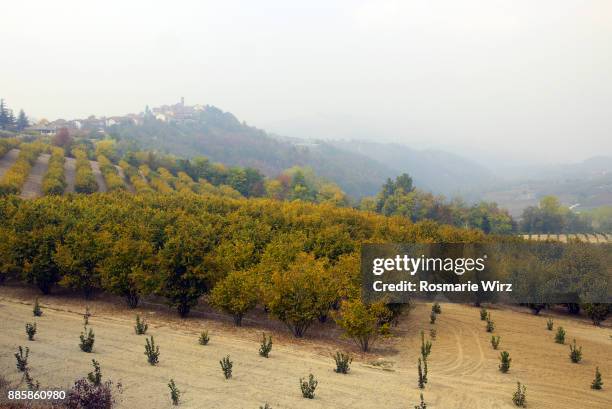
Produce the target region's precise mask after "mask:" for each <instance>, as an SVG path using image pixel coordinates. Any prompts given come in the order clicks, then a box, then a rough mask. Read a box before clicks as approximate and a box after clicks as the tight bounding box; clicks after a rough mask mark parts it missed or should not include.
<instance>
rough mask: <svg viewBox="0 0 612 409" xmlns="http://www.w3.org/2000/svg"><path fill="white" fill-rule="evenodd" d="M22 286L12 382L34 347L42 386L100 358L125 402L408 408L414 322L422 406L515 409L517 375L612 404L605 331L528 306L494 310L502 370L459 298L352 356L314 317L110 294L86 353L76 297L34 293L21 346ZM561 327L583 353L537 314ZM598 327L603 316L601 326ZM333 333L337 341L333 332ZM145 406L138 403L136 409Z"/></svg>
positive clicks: (6, 318)
mask: <svg viewBox="0 0 612 409" xmlns="http://www.w3.org/2000/svg"><path fill="white" fill-rule="evenodd" d="M35 295H36V294H35V293H34V292H31V291H30V290H29V289H25V288H23V287H11V286H3V287H0V322H2V329H3V330H2V331H1V332H0V373H2V374H3V375H4V376H5V377H7V378H8V379H9V380H10V381H11V382H15V383H17V382H19V380H20V376H19V374H18V372H17V370H16V369H15V359H14V357H13V354H14V352H15V351H16V349H17V346H19V345H23V346H29V347H30V350H31V352H30V360H29V362H30V366H31V372H32V375H33V376H34V377H35V379H37V380H39V381H40V382H41V384H42V385H44V386H55V387H62V388H67V387H69V386H70V385H71V384H72V382H73V381H74V380H75V379H76V378H78V377H82V376H85V375H86V374H87V373H88V372H90V371H91V359H92V358H93V359H96V360H98V361H99V362H100V364H101V367H102V372H103V375H104V377H105V378H108V379H112V380H113V381H114V382H115V383H116V382H121V384H122V385H123V390H124V391H123V393H122V394H121V395H119V397H120V405H119V407H122V408H133V407H145V406H146V407H147V408H152V409H156V408H169V407H170V400H169V394H168V388H167V386H166V384H167V382H168V380H169V379H170V378H174V379H175V381H176V384H177V386H178V387H179V389H180V390H181V391H182V392H183V395H182V403H181V407H184V408H202V407H206V408H257V407H259V405H263V403H264V402H268V403H269V404H270V405H271V406H272V408H275V409H278V408H348V407H350V408H374V407H376V408H398V409H399V408H406V407H413V406H414V404H416V403H417V402H418V397H419V391H420V390H419V389H418V388H417V381H416V378H417V376H416V374H417V369H416V361H417V357H418V356H419V345H420V336H419V332H420V329H421V328H423V329H425V331H426V333H428V331H429V328H430V327H435V328H436V329H437V337H436V340H434V341H433V348H432V353H431V356H430V359H429V383H428V384H427V386H426V388H425V390H424V392H423V393H424V397H425V400H426V401H427V404H428V408H431V409H437V408H440V409H442V408H443V409H465V408H470V409H471V408H482V409H496V408H500V409H501V408H512V407H514V406H513V405H512V401H511V397H512V393H513V391H514V390H515V388H516V381H517V380H518V381H521V382H522V383H524V384H525V385H527V399H528V405H529V406H528V407H530V408H550V409H553V408H554V409H563V408H567V409H570V408H571V409H574V408H595V409H604V408H610V407H612V388H611V387H609V386H608V385H609V384H610V383H609V382H610V381H609V379H611V378H610V374H612V330H611V329H610V327H609V324H608V326H607V327H606V326H604V327H600V328H598V327H594V326H593V325H591V324H590V323H589V322H588V321H586V320H581V319H575V318H569V317H567V316H564V315H561V314H557V313H552V314H553V315H550V314H542V316H534V315H532V314H530V313H528V312H527V310H522V309H517V308H509V307H507V308H506V307H499V308H496V307H491V309H490V310H491V313H492V316H493V317H494V320H495V322H496V331H495V333H496V335H500V336H501V344H500V347H499V350H500V351H501V350H507V351H509V352H510V354H511V357H512V366H511V369H510V371H509V373H507V374H502V373H501V372H500V371H499V370H498V364H499V360H498V355H499V351H495V350H493V349H492V348H491V345H490V343H489V338H490V334H489V333H487V332H486V331H485V330H484V323H483V322H482V321H480V318H479V310H478V309H477V308H475V307H472V306H465V305H451V304H443V305H442V314H441V315H440V316H439V318H438V320H437V321H436V324H435V325H433V326H431V325H430V324H429V318H428V317H429V309H430V305H425V304H419V305H417V306H416V307H415V308H414V309H413V310H411V311H410V312H409V313H408V314H407V315H405V316H403V317H402V318H401V320H400V324H399V326H398V327H397V328H396V329H395V330H394V331H393V332H394V336H393V337H392V338H390V339H386V340H383V341H381V342H379V343H378V344H376V345H375V348H374V351H373V352H372V353H371V354H365V355H363V354H360V353H358V352H357V349H356V348H354V347H353V346H352V345H351V344H349V343H348V341H342V340H340V341H338V340H337V339H336V338H337V337H336V336H335V328H334V326H333V325H332V324H331V323H326V324H319V325H318V326H317V327H316V328H313V331H312V333H311V334H309V335H307V338H306V339H304V340H296V339H294V338H292V337H290V336H289V335H288V334H287V332H285V331H284V330H283V328H282V327H280V326H273V325H274V324H272V323H270V322H269V321H268V322H265V320H264V319H263V318H262V317H263V312H260V311H259V312H255V313H252V314H251V316H248V317H246V318H245V326H244V327H242V328H237V327H234V326H233V325H232V324H231V323H229V322H228V321H227V319H225V318H222V317H220V316H219V315H218V314H215V313H213V312H211V311H209V310H199V311H197V312H196V313H195V314H194V316H193V317H192V318H189V319H187V320H181V319H179V318H177V317H176V316H175V315H174V314H172V313H171V312H169V311H168V310H167V309H165V308H163V307H160V306H159V305H155V304H151V303H149V304H145V306H144V307H142V308H138V310H136V311H134V310H129V309H127V308H126V307H124V306H123V304H122V303H120V302H118V300H117V299H113V298H108V297H107V296H104V298H98V299H97V300H94V301H90V302H89V304H88V305H89V307H90V309H91V312H92V314H93V315H92V317H91V318H90V326H91V328H93V329H94V331H95V334H96V342H95V346H94V351H93V353H92V354H86V353H83V352H81V351H80V350H79V347H78V338H79V333H80V332H81V330H82V328H83V318H82V313H83V311H84V309H85V302H84V301H83V300H82V299H80V298H75V297H74V296H72V295H69V294H64V295H56V296H45V297H41V299H40V301H41V304H42V306H43V311H44V314H43V316H42V317H40V318H37V319H36V322H37V324H38V333H37V335H36V340H35V341H32V342H29V341H27V338H26V335H25V331H24V325H25V323H26V322H32V321H34V318H33V317H32V305H31V303H32V299H33V298H34V296H35ZM136 312H138V313H139V314H141V315H142V316H144V317H146V319H147V321H148V322H149V324H150V328H149V331H148V334H149V333H150V334H151V335H153V336H154V337H155V341H156V343H157V344H158V345H159V346H160V350H161V355H160V363H159V365H158V366H157V367H153V366H150V365H148V364H147V362H146V357H145V355H144V343H145V341H144V336H138V335H135V334H134V330H133V321H134V314H135V313H136ZM551 316H552V317H554V320H555V325H562V326H563V327H564V328H565V329H566V331H567V337H566V339H567V340H568V341H566V344H567V343H569V342H571V340H573V339H574V338H575V339H576V341H577V343H578V344H579V345H582V347H583V352H584V359H583V361H582V362H581V363H579V364H573V363H571V362H570V360H569V357H568V355H569V348H568V346H567V345H559V344H555V343H554V342H553V332H551V331H547V330H546V324H545V321H546V319H547V318H548V317H551ZM604 324H606V323H604ZM204 329H207V330H209V331H210V336H211V341H210V344H209V345H207V346H201V345H199V344H198V342H197V338H198V334H199V332H200V331H202V330H204ZM262 331H266V333H271V334H272V337H273V340H274V346H273V350H272V353H271V355H270V358H269V359H265V358H262V357H260V356H259V355H258V353H257V351H258V347H259V339H260V338H261V332H262ZM332 333H333V334H334V337H333V338H334V339H332V337H331V336H330V334H332ZM336 350H350V352H351V353H352V354H354V356H355V360H354V362H353V364H352V368H351V371H350V373H349V374H348V375H339V374H336V373H335V372H334V371H333V367H334V364H333V359H332V358H331V357H330V355H331V354H332V353H334V352H335V351H336ZM228 354H229V355H230V356H231V358H232V360H233V361H234V378H232V379H230V380H225V379H224V378H223V376H222V373H221V369H220V367H219V360H220V359H221V358H222V357H223V356H225V355H228ZM595 366H599V367H600V370H601V372H602V374H603V377H604V384H605V386H604V389H603V390H601V391H593V390H591V389H590V387H589V385H590V383H591V381H592V379H593V374H594V371H595ZM309 373H313V374H314V375H315V376H316V378H317V379H318V381H319V386H318V388H317V390H316V397H315V399H314V400H307V399H303V398H302V397H301V394H300V390H299V384H298V379H299V378H300V377H305V376H307V375H308V374H309ZM143 405H145V406H143Z"/></svg>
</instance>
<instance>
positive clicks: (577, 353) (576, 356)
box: [569, 339, 582, 364]
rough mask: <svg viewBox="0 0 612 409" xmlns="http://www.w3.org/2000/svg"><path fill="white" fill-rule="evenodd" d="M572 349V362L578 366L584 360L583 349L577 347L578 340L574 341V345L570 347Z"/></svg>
mask: <svg viewBox="0 0 612 409" xmlns="http://www.w3.org/2000/svg"><path fill="white" fill-rule="evenodd" d="M569 348H570V360H571V361H572V362H573V363H575V364H577V363H578V362H580V361H581V360H582V347H579V346H576V339H574V344H573V345H571V344H570V346H569Z"/></svg>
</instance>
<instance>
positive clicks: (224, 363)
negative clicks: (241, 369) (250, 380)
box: [219, 355, 234, 379]
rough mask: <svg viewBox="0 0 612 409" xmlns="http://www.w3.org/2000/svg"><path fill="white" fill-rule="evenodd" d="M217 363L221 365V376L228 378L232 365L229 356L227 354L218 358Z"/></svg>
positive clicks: (230, 374) (230, 375)
mask: <svg viewBox="0 0 612 409" xmlns="http://www.w3.org/2000/svg"><path fill="white" fill-rule="evenodd" d="M219 364H220V365H221V370H222V371H223V376H225V379H230V378H231V377H232V367H233V366H234V363H233V362H232V360H231V359H230V356H229V355H228V356H226V357H225V358H223V359H222V360H220V361H219Z"/></svg>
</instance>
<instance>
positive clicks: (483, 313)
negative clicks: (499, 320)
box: [480, 307, 489, 321]
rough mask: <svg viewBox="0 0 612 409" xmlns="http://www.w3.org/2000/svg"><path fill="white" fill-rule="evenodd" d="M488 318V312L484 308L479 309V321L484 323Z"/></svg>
mask: <svg viewBox="0 0 612 409" xmlns="http://www.w3.org/2000/svg"><path fill="white" fill-rule="evenodd" d="M488 316H489V312H488V311H487V309H486V308H485V307H481V308H480V321H486V320H487V317H488Z"/></svg>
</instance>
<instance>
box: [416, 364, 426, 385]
mask: <svg viewBox="0 0 612 409" xmlns="http://www.w3.org/2000/svg"><path fill="white" fill-rule="evenodd" d="M417 370H418V378H417V383H418V385H419V388H421V389H424V388H425V376H424V375H423V367H422V366H421V358H419V365H418V368H417Z"/></svg>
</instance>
